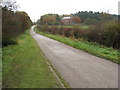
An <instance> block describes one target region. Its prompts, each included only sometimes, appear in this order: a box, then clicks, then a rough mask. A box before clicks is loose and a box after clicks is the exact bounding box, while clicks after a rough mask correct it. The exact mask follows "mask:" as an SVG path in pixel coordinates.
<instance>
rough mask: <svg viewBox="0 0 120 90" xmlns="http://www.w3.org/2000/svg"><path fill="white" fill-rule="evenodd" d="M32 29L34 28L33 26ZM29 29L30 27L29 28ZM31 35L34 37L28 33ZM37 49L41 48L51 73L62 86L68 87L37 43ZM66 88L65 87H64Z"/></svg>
mask: <svg viewBox="0 0 120 90" xmlns="http://www.w3.org/2000/svg"><path fill="white" fill-rule="evenodd" d="M33 29H34V28H33ZM30 30H31V29H30ZM30 35H31V37H32V38H33V39H34V37H33V36H32V34H31V33H30ZM34 40H35V39H34ZM35 42H36V44H37V45H38V43H37V41H36V40H35ZM38 47H39V49H40V50H41V54H42V56H43V57H44V59H45V61H46V63H47V65H48V67H49V68H50V70H51V71H52V72H53V74H54V75H55V77H56V79H57V80H58V81H59V83H60V84H61V86H62V88H70V85H69V84H68V83H67V82H66V81H65V80H64V79H63V77H62V76H61V74H60V73H59V72H58V71H57V70H56V69H55V67H54V66H53V65H52V63H51V62H50V61H49V60H48V59H47V57H46V56H45V54H44V53H43V51H42V49H41V47H40V46H39V45H38ZM65 90H66V89H65Z"/></svg>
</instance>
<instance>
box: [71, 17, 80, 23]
mask: <svg viewBox="0 0 120 90" xmlns="http://www.w3.org/2000/svg"><path fill="white" fill-rule="evenodd" d="M71 22H72V23H75V24H78V23H80V22H81V19H80V17H72V21H71Z"/></svg>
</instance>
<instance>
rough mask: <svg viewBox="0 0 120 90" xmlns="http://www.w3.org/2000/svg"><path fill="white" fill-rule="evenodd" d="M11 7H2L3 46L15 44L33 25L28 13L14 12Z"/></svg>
mask: <svg viewBox="0 0 120 90" xmlns="http://www.w3.org/2000/svg"><path fill="white" fill-rule="evenodd" d="M10 5H11V4H10ZM12 5H13V4H12ZM10 7H11V6H9V5H8V4H6V5H3V6H2V45H3V46H7V45H9V44H15V43H16V42H15V39H16V38H17V37H18V36H20V35H21V34H23V33H24V32H25V30H26V29H28V28H30V26H31V25H32V21H31V19H30V17H29V16H28V14H27V13H26V12H22V11H14V10H13V9H11V8H10Z"/></svg>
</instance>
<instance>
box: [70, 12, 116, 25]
mask: <svg viewBox="0 0 120 90" xmlns="http://www.w3.org/2000/svg"><path fill="white" fill-rule="evenodd" d="M72 15H73V16H77V17H80V18H81V22H82V23H83V24H94V23H96V22H99V21H105V20H106V21H107V20H113V19H117V18H118V17H117V15H111V14H108V13H103V12H101V13H100V12H92V11H89V12H88V11H79V12H77V13H75V14H72Z"/></svg>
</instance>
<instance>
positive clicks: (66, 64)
mask: <svg viewBox="0 0 120 90" xmlns="http://www.w3.org/2000/svg"><path fill="white" fill-rule="evenodd" d="M30 33H31V35H32V37H33V38H34V39H35V40H36V41H37V43H38V45H39V46H40V48H41V49H42V51H43V53H44V54H45V56H46V57H47V59H48V60H49V61H50V62H51V63H52V65H53V66H54V68H56V70H57V71H58V72H59V73H60V74H61V75H62V77H63V78H64V79H65V80H66V81H67V82H68V83H69V85H70V87H71V88H118V64H115V63H112V62H110V61H108V60H105V59H102V58H99V57H96V56H93V55H90V54H88V53H85V52H83V51H80V50H77V49H75V48H73V47H70V46H68V45H65V44H63V43H61V42H58V41H56V40H53V39H50V38H48V37H45V36H43V35H40V34H37V33H35V32H34V31H33V27H32V29H31V31H30Z"/></svg>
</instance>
